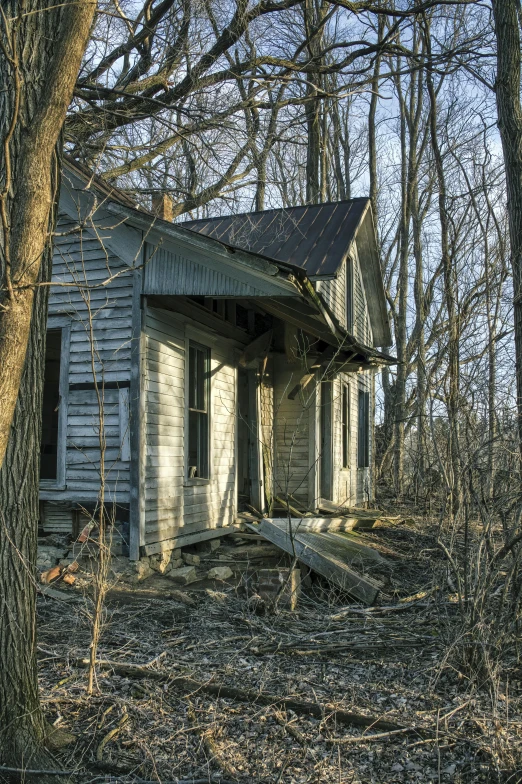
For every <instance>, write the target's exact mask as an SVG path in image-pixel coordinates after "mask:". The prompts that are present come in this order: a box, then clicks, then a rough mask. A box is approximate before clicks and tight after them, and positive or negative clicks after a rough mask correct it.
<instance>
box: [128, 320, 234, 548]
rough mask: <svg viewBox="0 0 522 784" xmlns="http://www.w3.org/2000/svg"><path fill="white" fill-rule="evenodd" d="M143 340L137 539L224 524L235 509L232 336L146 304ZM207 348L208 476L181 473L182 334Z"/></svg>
mask: <svg viewBox="0 0 522 784" xmlns="http://www.w3.org/2000/svg"><path fill="white" fill-rule="evenodd" d="M144 332H145V344H144V358H143V368H144V371H143V372H144V378H143V390H144V392H143V393H144V401H143V411H144V414H143V415H144V423H143V425H142V427H143V430H142V433H143V442H144V443H143V450H144V477H143V483H144V494H145V499H144V507H145V512H144V514H145V525H144V534H143V539H142V541H141V544H142V545H146V544H151V543H154V542H161V541H165V540H168V539H172V538H175V537H177V536H180V535H183V534H194V533H198V532H200V531H205V530H207V529H209V528H219V527H221V526H223V525H230V524H232V523H233V522H234V520H235V516H236V479H235V475H236V457H235V455H236V388H237V380H236V368H235V362H234V357H233V347H232V344H231V341H229V340H226V339H225V338H219V339H218V340H215V339H213V338H212V337H210V336H209V334H210V333H209V331H207V332H206V333H204V332H203V331H201V332H200V331H196V327H195V326H194V325H193V324H192V323H191V322H190V320H188V319H186V318H185V317H181V316H178V315H177V314H175V313H172V312H170V311H166V310H162V309H159V308H151V307H147V308H146V311H145V324H144ZM189 337H190V338H191V339H194V340H196V341H197V342H199V343H201V344H206V345H208V346H209V348H210V353H211V392H210V433H211V446H210V479H209V481H208V482H205V483H203V482H201V481H200V483H191V482H190V480H187V479H186V475H185V444H186V440H185V381H186V379H185V367H186V360H185V356H186V343H187V338H189Z"/></svg>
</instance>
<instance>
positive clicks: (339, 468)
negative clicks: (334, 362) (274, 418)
mask: <svg viewBox="0 0 522 784" xmlns="http://www.w3.org/2000/svg"><path fill="white" fill-rule="evenodd" d="M343 385H347V386H348V388H349V395H350V423H349V430H350V446H349V455H350V461H349V462H350V464H349V467H348V468H345V467H344V466H343V447H342V410H341V405H342V387H343ZM359 389H365V390H366V391H368V392H369V393H370V433H369V447H370V460H369V462H370V468H359V467H358V465H357V449H358V405H359ZM374 406H375V379H374V377H373V375H372V374H371V373H370V372H368V371H366V372H363V373H340V374H339V375H338V376H337V378H336V379H335V380H334V382H333V410H334V413H333V451H334V476H333V496H334V497H333V498H332V499H328V500H332V501H333V502H334V503H337V504H339V505H340V506H362V505H363V504H365V503H366V502H367V501H368V500H372V498H373V497H374V487H373V475H372V469H371V466H372V463H373V450H374V443H373V441H374V429H373V426H372V417H373V411H374Z"/></svg>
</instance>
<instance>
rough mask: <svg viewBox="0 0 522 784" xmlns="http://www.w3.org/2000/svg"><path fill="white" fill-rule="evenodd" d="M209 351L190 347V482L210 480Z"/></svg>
mask: <svg viewBox="0 0 522 784" xmlns="http://www.w3.org/2000/svg"><path fill="white" fill-rule="evenodd" d="M209 393H210V350H209V349H208V348H205V347H204V346H199V345H198V344H197V343H192V342H190V343H189V361H188V478H189V479H195V478H200V479H208V477H209V433H210V429H209V399H210V394H209Z"/></svg>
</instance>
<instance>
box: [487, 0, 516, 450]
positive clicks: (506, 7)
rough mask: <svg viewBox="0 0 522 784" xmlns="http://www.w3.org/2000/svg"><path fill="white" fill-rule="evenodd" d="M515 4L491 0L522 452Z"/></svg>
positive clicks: (507, 1)
mask: <svg viewBox="0 0 522 784" xmlns="http://www.w3.org/2000/svg"><path fill="white" fill-rule="evenodd" d="M517 11H518V3H517V0H493V19H494V25H495V36H496V39H497V79H496V83H495V93H496V100H497V114H498V127H499V130H500V138H501V140H502V150H503V153H504V163H505V170H506V189H507V210H508V219H509V237H510V243H511V268H512V272H513V315H514V322H515V362H516V382H517V423H518V439H519V449H520V451H521V452H522V107H521V103H520V28H519V20H518V13H517Z"/></svg>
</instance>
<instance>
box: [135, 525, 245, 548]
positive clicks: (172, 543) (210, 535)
mask: <svg viewBox="0 0 522 784" xmlns="http://www.w3.org/2000/svg"><path fill="white" fill-rule="evenodd" d="M231 533H239V528H238V526H236V525H228V526H226V527H225V526H223V528H209V529H208V530H207V531H200V532H199V533H197V534H185V535H183V534H180V535H179V536H176V537H174V538H173V539H164V540H163V541H162V542H153V543H151V544H146V545H143V546H142V548H141V550H142V551H143V553H144V554H145V555H155V554H156V553H162V552H166V551H167V550H175V549H176V548H177V547H186V546H187V545H189V544H197V543H198V542H205V541H206V540H207V539H217V538H218V537H220V536H227V535H228V534H231Z"/></svg>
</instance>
